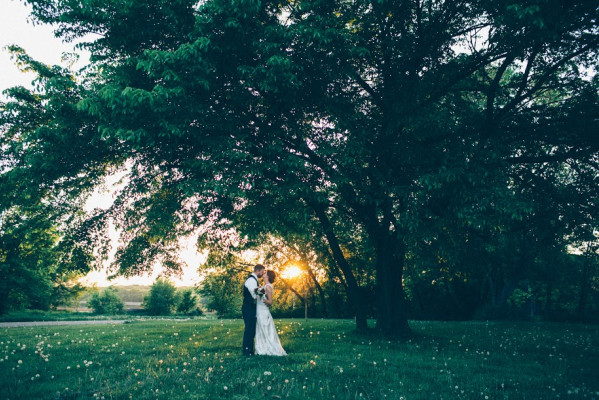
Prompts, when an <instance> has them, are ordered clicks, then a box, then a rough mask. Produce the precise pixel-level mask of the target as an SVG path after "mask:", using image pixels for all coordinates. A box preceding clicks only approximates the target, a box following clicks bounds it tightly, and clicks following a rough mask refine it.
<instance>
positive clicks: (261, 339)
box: [254, 284, 287, 356]
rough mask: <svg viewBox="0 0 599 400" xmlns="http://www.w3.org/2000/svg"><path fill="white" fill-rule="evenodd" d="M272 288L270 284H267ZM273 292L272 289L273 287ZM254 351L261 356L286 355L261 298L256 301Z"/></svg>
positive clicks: (268, 311)
mask: <svg viewBox="0 0 599 400" xmlns="http://www.w3.org/2000/svg"><path fill="white" fill-rule="evenodd" d="M267 286H270V287H271V288H272V285H271V284H267ZM273 292H274V289H273ZM254 353H255V354H257V355H262V356H286V355H287V353H285V350H283V347H282V346H281V341H280V340H279V335H278V334H277V328H275V323H274V321H273V319H272V315H270V310H269V309H268V306H267V305H266V304H264V302H263V301H262V299H260V298H258V299H257V301H256V339H255V341H254Z"/></svg>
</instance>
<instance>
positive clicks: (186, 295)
mask: <svg viewBox="0 0 599 400" xmlns="http://www.w3.org/2000/svg"><path fill="white" fill-rule="evenodd" d="M178 297H179V304H178V305H177V312H178V313H181V314H190V313H191V312H192V311H194V310H195V309H196V307H197V304H198V299H197V297H196V295H195V294H194V293H193V289H183V290H181V291H180V292H179V295H178Z"/></svg>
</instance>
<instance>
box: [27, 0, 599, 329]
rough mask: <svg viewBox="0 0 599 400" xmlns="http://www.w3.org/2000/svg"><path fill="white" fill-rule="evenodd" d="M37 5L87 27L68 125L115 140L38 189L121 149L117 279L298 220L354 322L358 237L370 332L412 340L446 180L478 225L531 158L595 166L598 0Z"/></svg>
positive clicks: (361, 311) (49, 16)
mask: <svg viewBox="0 0 599 400" xmlns="http://www.w3.org/2000/svg"><path fill="white" fill-rule="evenodd" d="M29 2H30V3H31V4H32V5H33V7H34V8H33V9H34V15H35V16H36V18H38V19H39V20H40V21H42V22H48V23H57V24H59V27H58V30H57V33H58V34H59V35H61V36H63V37H65V38H69V39H72V38H76V37H79V36H81V35H84V34H90V33H91V34H94V36H93V37H94V38H95V39H94V40H93V41H92V42H91V43H89V44H88V46H89V48H90V49H91V50H92V52H93V58H92V66H91V67H90V68H89V70H88V72H87V74H86V80H85V81H84V83H83V84H82V85H83V88H85V94H84V96H82V98H81V100H80V101H79V102H78V106H77V109H76V113H77V114H78V115H82V116H85V118H84V117H80V118H81V119H80V120H82V121H89V122H85V123H82V124H81V125H80V129H78V130H77V129H75V130H65V131H63V132H61V134H62V135H64V136H63V137H64V138H65V139H67V140H68V138H69V137H70V136H69V135H77V136H78V137H84V138H85V139H86V140H87V141H88V142H89V143H90V146H96V147H98V144H102V146H104V147H102V146H100V148H99V149H98V148H93V149H94V151H87V152H85V153H83V154H85V156H84V157H82V158H83V159H87V158H89V159H93V160H94V162H91V161H89V160H87V161H86V162H85V163H82V164H81V165H80V166H79V170H77V171H75V169H74V168H70V169H68V170H67V171H65V172H64V173H63V174H59V175H57V176H51V177H47V179H46V182H45V183H44V184H45V185H47V184H49V183H51V184H54V185H56V186H57V187H58V188H64V187H66V186H68V185H69V184H70V181H69V179H65V178H68V177H77V176H81V174H83V175H85V174H87V173H88V172H87V168H88V166H93V165H96V164H95V163H96V162H97V163H98V164H99V165H102V164H104V165H106V164H109V163H114V162H115V159H117V157H115V156H114V154H115V153H114V152H116V153H117V154H119V159H120V160H123V161H122V162H124V160H127V162H128V163H129V164H128V165H129V166H130V167H129V168H130V171H131V174H130V177H129V180H128V184H127V186H126V188H125V189H124V190H123V191H122V192H121V193H120V195H119V197H118V198H117V201H116V202H115V205H114V206H113V207H112V208H111V209H110V210H108V211H106V212H104V213H103V214H102V216H98V218H100V217H103V218H108V217H109V216H112V217H114V218H115V220H116V222H117V224H118V225H119V226H120V227H122V228H123V231H124V232H125V239H126V240H125V242H126V245H125V246H124V247H123V248H122V249H120V251H119V253H118V255H117V263H119V266H120V271H121V272H122V273H131V272H136V271H139V270H143V269H145V268H149V266H150V265H151V262H152V261H153V260H155V259H156V258H157V257H163V260H164V261H165V262H168V263H171V265H173V266H175V264H174V263H172V262H171V260H172V255H173V254H174V253H175V252H176V240H177V236H178V235H181V234H185V233H188V232H189V231H190V230H191V229H192V228H193V227H196V226H198V225H199V224H204V225H206V224H207V225H206V226H209V227H212V228H214V230H213V232H216V231H217V230H218V229H217V228H219V229H220V230H221V231H222V229H225V228H231V227H233V226H235V227H237V228H238V229H241V228H243V227H244V226H243V224H239V223H238V224H235V222H236V221H237V222H238V221H239V220H240V218H241V217H243V216H244V215H245V216H247V215H254V216H260V215H261V216H262V218H258V220H257V221H256V224H255V225H254V226H253V227H252V229H253V230H254V231H256V230H261V231H269V230H272V231H273V232H276V231H284V229H282V228H281V226H284V225H285V224H289V223H297V222H298V221H302V220H304V221H306V223H305V224H304V225H300V226H301V227H303V228H304V229H306V230H310V231H311V232H312V233H313V234H314V235H321V236H322V237H323V238H324V239H325V243H326V244H327V246H328V251H327V252H328V253H329V254H330V256H331V258H332V259H333V260H334V261H335V264H336V266H337V268H338V270H339V271H341V273H342V274H343V277H344V281H345V283H346V287H347V293H348V299H349V300H350V302H352V304H353V305H354V308H355V311H356V316H357V324H358V328H360V329H363V328H365V327H366V312H365V307H364V299H363V291H362V290H361V288H360V285H359V284H358V281H357V280H356V277H355V273H354V268H353V267H352V265H350V263H349V262H348V252H347V249H348V248H351V247H352V246H354V244H353V243H351V241H355V240H360V241H361V243H360V245H359V246H360V248H362V249H369V250H367V251H365V252H364V254H366V253H369V252H370V253H372V257H369V258H368V259H366V260H364V261H365V263H364V264H363V266H362V267H363V268H364V270H366V271H372V272H373V274H374V275H375V277H376V289H377V294H376V299H377V312H378V317H377V323H378V326H379V327H380V328H381V329H382V330H383V331H384V332H385V333H387V334H401V333H406V332H407V331H408V329H409V328H408V324H407V314H406V307H405V299H404V291H403V283H402V281H403V271H404V264H405V261H406V257H407V256H408V253H409V250H410V244H411V243H413V241H414V240H420V239H418V238H420V237H421V238H422V239H423V240H425V239H426V236H427V235H428V232H427V229H429V228H430V227H431V226H435V224H432V225H431V224H430V223H429V222H430V221H429V220H428V219H426V218H425V217H427V216H428V217H431V218H433V219H434V218H440V219H443V218H444V215H443V214H444V209H443V204H442V203H441V204H436V205H435V204H432V202H434V200H435V199H436V198H438V197H437V196H435V191H438V190H445V189H447V190H452V191H454V192H455V193H454V194H456V196H457V197H456V201H457V204H458V208H459V213H460V217H461V220H462V222H463V223H464V224H466V225H471V226H474V227H477V226H481V225H484V224H485V223H486V219H487V217H486V215H487V213H489V212H490V211H491V210H492V211H493V215H496V216H498V217H502V218H504V219H506V220H513V219H516V220H517V219H520V218H522V214H523V213H524V212H525V211H526V210H527V209H528V208H527V207H526V205H525V204H523V202H522V201H521V192H520V190H523V189H519V190H515V188H516V187H518V188H520V185H518V186H516V185H515V184H514V177H515V176H516V177H517V176H523V175H522V174H519V173H518V171H519V169H518V168H519V167H521V168H524V169H526V170H528V171H532V169H531V168H535V167H534V166H538V165H545V164H547V163H562V162H564V161H567V160H576V164H577V166H578V168H579V171H580V179H588V177H592V176H593V174H596V172H597V164H596V162H597V150H598V146H597V139H596V137H595V132H596V131H597V118H596V116H597V110H598V101H597V97H598V96H597V87H596V84H594V83H593V82H592V81H590V80H589V79H585V76H584V75H585V74H586V71H592V68H593V67H594V66H596V64H597V52H596V50H597V47H598V44H599V39H598V28H597V14H598V10H597V6H596V3H595V2H594V1H590V0H587V1H578V2H576V4H573V5H572V4H570V3H567V2H563V1H557V0H545V1H542V2H539V3H538V4H530V2H527V1H516V0H512V1H484V0H476V1H459V2H458V1H432V0H431V1H424V0H422V1H421V0H413V1H399V0H397V1H391V0H389V1H382V0H381V1H359V0H355V1H349V0H312V1H300V0H298V1H290V2H284V3H280V2H278V1H277V2H275V1H234V0H212V1H202V2H199V3H198V2H195V1H191V0H177V1H167V0H144V1H140V0H119V1H114V0H110V1H109V0H105V1H102V0H100V1H98V0H93V1H92V0H76V1H75V0H31V1H29ZM582 99H584V106H581V103H582V102H583V100H582ZM19 112H21V113H25V112H26V110H24V109H20V110H19ZM90 126H93V127H94V128H95V127H97V130H95V131H94V130H92V129H87V128H89V127H90ZM90 148H91V147H90ZM24 151H25V152H27V151H28V149H25V150H24ZM46 151H47V152H48V154H49V155H52V154H55V153H54V150H53V149H46ZM57 151H58V150H57ZM29 172H30V173H35V169H34V168H32V169H30V170H29ZM431 207H433V208H435V207H436V208H437V210H436V215H435V213H431V212H430V208H431ZM253 209H258V210H261V209H270V210H275V211H278V214H279V218H275V216H276V215H277V212H269V213H266V212H264V213H260V212H253V211H251V210H253ZM285 210H293V213H294V214H297V213H300V214H303V216H304V217H303V218H295V217H294V218H290V219H286V218H284V215H285V212H286V211H285ZM441 225H442V224H441ZM94 226H97V224H96V225H94ZM245 227H246V228H247V224H246V225H245ZM348 232H350V233H351V234H348ZM240 233H241V234H242V235H243V234H244V232H240ZM348 241H349V242H348Z"/></svg>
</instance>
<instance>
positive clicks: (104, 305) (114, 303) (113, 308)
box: [87, 287, 125, 314]
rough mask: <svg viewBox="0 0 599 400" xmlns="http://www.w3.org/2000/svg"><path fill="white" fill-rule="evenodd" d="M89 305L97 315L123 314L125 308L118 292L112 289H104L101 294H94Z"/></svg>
mask: <svg viewBox="0 0 599 400" xmlns="http://www.w3.org/2000/svg"><path fill="white" fill-rule="evenodd" d="M87 305H88V307H89V308H91V309H92V310H93V311H94V313H96V314H122V313H123V309H124V308H125V304H124V303H123V300H121V298H120V297H119V296H118V294H117V290H116V289H114V288H110V287H109V288H107V289H104V290H103V291H102V293H101V294H100V292H99V291H97V292H94V293H92V295H91V298H90V299H89V300H88V302H87Z"/></svg>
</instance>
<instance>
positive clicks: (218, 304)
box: [200, 270, 247, 318]
mask: <svg viewBox="0 0 599 400" xmlns="http://www.w3.org/2000/svg"><path fill="white" fill-rule="evenodd" d="M246 277H247V274H246V273H245V272H243V273H240V272H238V271H235V270H230V271H221V272H218V273H211V274H207V275H206V276H205V278H204V281H202V285H201V287H200V294H201V295H202V296H204V297H205V298H206V299H207V301H208V302H207V304H206V307H207V308H208V309H209V310H214V311H216V313H217V314H218V316H219V317H220V318H235V317H239V316H241V301H242V296H241V290H242V287H243V282H244V280H245V278H246Z"/></svg>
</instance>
